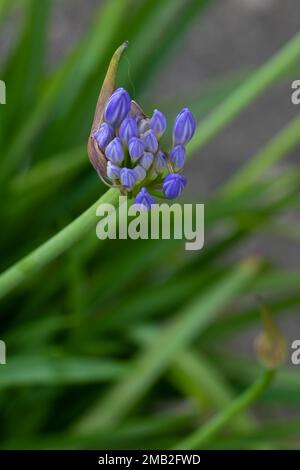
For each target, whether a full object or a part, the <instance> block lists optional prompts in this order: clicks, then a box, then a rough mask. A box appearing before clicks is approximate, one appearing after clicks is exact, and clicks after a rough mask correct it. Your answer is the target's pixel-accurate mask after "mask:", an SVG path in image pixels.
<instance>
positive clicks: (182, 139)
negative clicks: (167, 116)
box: [173, 108, 196, 145]
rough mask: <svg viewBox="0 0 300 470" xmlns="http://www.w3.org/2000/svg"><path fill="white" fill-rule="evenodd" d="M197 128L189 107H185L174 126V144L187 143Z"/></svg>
mask: <svg viewBox="0 0 300 470" xmlns="http://www.w3.org/2000/svg"><path fill="white" fill-rule="evenodd" d="M195 130H196V122H195V118H194V116H193V115H192V113H191V111H190V110H189V109H188V108H183V109H182V110H181V111H180V113H179V114H178V116H177V117H176V119H175V123H174V127H173V143H174V145H177V144H181V145H185V144H187V143H188V142H189V141H190V140H191V138H192V137H193V135H194V133H195Z"/></svg>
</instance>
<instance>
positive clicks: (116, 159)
mask: <svg viewBox="0 0 300 470" xmlns="http://www.w3.org/2000/svg"><path fill="white" fill-rule="evenodd" d="M105 155H106V157H107V158H108V160H110V161H111V162H112V163H122V161H123V160H124V151H123V145H122V142H121V140H120V139H119V137H115V138H114V139H113V140H112V141H111V142H110V143H109V144H108V146H107V147H106V149H105Z"/></svg>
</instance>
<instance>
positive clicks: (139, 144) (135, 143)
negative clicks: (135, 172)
mask: <svg viewBox="0 0 300 470" xmlns="http://www.w3.org/2000/svg"><path fill="white" fill-rule="evenodd" d="M128 150H129V155H130V157H131V160H132V161H133V162H136V161H137V160H138V159H139V158H141V156H142V155H143V153H144V144H143V141H142V139H139V138H138V137H132V138H131V139H130V141H129V142H128Z"/></svg>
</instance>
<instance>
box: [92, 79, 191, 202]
mask: <svg viewBox="0 0 300 470" xmlns="http://www.w3.org/2000/svg"><path fill="white" fill-rule="evenodd" d="M96 116H97V115H96ZM166 127H167V120H166V117H165V115H164V113H163V112H162V111H160V110H158V109H155V110H154V111H153V114H152V117H151V118H149V117H148V116H146V115H145V114H144V112H143V110H142V109H141V108H140V106H139V105H138V104H137V103H136V102H134V101H131V100H130V96H129V94H128V93H127V91H126V90H124V88H118V89H117V90H116V91H114V93H113V94H112V95H111V97H110V98H109V100H108V102H107V104H106V106H105V108H104V114H103V119H102V122H101V124H100V125H98V128H97V127H96V129H95V130H92V132H91V136H90V137H91V138H90V140H89V150H90V153H89V156H90V160H91V162H92V163H93V165H94V167H95V169H96V171H97V172H98V174H99V175H100V177H103V179H104V180H105V182H106V183H107V184H108V185H111V186H114V187H119V189H120V191H121V192H122V194H124V193H125V194H126V193H128V194H129V195H130V197H134V198H135V201H136V203H137V204H139V203H142V205H143V207H144V208H147V209H149V208H150V207H151V205H152V204H153V203H154V198H153V196H152V195H151V192H152V191H153V192H154V191H155V193H158V194H163V196H164V197H165V198H168V199H175V198H177V197H178V196H180V194H181V193H182V191H183V189H184V187H185V186H186V184H187V180H186V178H185V176H183V175H182V174H181V173H182V171H183V168H184V164H185V156H186V152H185V144H186V143H187V142H189V141H190V140H191V138H192V137H193V135H194V132H195V127H196V124H195V119H194V117H193V115H192V113H191V112H190V110H189V109H188V108H183V109H182V110H181V111H180V113H179V114H178V116H177V117H176V120H175V124H174V127H173V146H172V148H171V150H170V151H166V149H163V148H162V147H161V140H160V137H161V136H162V135H163V133H164V132H165V130H166Z"/></svg>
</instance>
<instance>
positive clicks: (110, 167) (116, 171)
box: [106, 162, 121, 180]
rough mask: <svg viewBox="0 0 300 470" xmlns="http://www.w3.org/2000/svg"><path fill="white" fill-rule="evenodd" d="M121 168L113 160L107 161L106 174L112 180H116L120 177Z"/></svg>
mask: <svg viewBox="0 0 300 470" xmlns="http://www.w3.org/2000/svg"><path fill="white" fill-rule="evenodd" d="M120 171H121V168H120V167H119V166H118V165H115V164H114V163H112V162H107V169H106V174H107V176H108V178H110V179H111V180H115V179H117V178H119V177H120Z"/></svg>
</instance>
